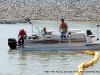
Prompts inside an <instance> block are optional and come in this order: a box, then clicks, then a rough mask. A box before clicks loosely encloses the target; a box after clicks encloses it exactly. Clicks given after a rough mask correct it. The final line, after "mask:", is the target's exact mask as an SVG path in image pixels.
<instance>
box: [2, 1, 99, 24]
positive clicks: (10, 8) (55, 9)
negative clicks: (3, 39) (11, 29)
mask: <svg viewBox="0 0 100 75" xmlns="http://www.w3.org/2000/svg"><path fill="white" fill-rule="evenodd" d="M7 1H8V2H7ZM10 1H11V2H9V0H4V1H2V2H0V19H1V20H0V23H1V24H4V23H7V24H11V23H13V24H14V23H18V22H19V23H25V21H24V20H23V18H25V17H29V18H30V19H31V20H60V19H61V18H64V19H66V20H69V21H100V13H99V12H100V1H99V0H88V1H87V0H75V1H73V0H63V1H60V0H40V1H37V0H25V1H24V0H10ZM9 19H10V20H9Z"/></svg>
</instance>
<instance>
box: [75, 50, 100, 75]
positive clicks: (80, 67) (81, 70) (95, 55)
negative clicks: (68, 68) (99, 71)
mask: <svg viewBox="0 0 100 75" xmlns="http://www.w3.org/2000/svg"><path fill="white" fill-rule="evenodd" d="M80 52H81V53H86V54H90V55H94V57H93V58H92V59H91V60H89V61H86V62H83V63H82V64H80V65H79V66H78V71H77V72H76V73H75V75H82V73H83V69H84V68H87V67H89V66H91V65H93V64H94V63H96V62H97V61H98V59H99V54H98V52H96V51H90V50H84V51H80Z"/></svg>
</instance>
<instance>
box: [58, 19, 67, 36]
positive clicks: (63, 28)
mask: <svg viewBox="0 0 100 75" xmlns="http://www.w3.org/2000/svg"><path fill="white" fill-rule="evenodd" d="M67 30H68V25H67V23H65V22H64V19H61V24H60V27H59V31H60V32H61V38H66V34H67Z"/></svg>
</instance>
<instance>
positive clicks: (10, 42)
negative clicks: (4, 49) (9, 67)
mask: <svg viewBox="0 0 100 75" xmlns="http://www.w3.org/2000/svg"><path fill="white" fill-rule="evenodd" d="M8 45H9V47H10V48H11V49H16V47H17V41H16V39H15V38H9V39H8Z"/></svg>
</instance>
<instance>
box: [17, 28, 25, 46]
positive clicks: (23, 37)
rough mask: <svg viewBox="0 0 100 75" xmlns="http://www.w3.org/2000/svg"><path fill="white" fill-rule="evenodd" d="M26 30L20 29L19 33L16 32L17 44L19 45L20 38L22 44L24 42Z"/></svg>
mask: <svg viewBox="0 0 100 75" xmlns="http://www.w3.org/2000/svg"><path fill="white" fill-rule="evenodd" d="M26 35H27V34H26V31H25V30H24V29H20V31H19V34H18V45H19V46H20V45H21V43H20V40H22V45H23V44H24V39H25V37H26Z"/></svg>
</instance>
